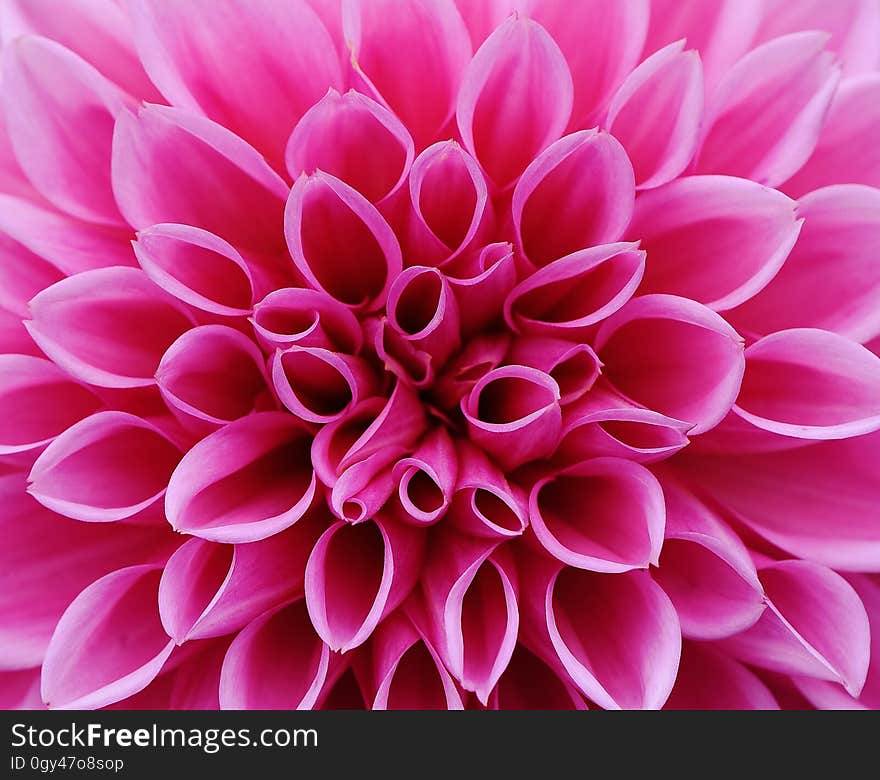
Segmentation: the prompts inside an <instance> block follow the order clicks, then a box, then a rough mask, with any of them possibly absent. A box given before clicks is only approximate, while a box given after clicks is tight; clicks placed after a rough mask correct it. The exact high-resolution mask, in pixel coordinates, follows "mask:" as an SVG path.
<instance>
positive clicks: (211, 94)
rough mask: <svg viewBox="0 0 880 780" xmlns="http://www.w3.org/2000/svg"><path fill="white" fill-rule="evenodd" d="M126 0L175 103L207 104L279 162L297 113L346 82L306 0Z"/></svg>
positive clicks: (143, 49) (156, 78)
mask: <svg viewBox="0 0 880 780" xmlns="http://www.w3.org/2000/svg"><path fill="white" fill-rule="evenodd" d="M128 6H129V10H130V12H131V15H132V23H133V27H134V31H135V39H136V42H137V46H138V54H139V55H140V58H141V61H142V62H143V63H144V66H145V67H146V69H147V72H148V73H149V74H150V78H151V79H152V80H153V83H155V84H156V86H157V87H158V88H159V90H160V91H161V92H162V94H163V95H164V96H165V97H166V99H167V100H168V101H169V103H171V104H172V105H174V106H177V107H179V108H185V109H187V110H190V111H199V110H201V111H203V112H204V113H205V114H206V115H207V116H209V117H210V118H211V119H213V120H215V121H216V122H219V123H220V124H222V125H224V126H226V127H228V128H229V129H230V130H232V131H233V132H235V133H236V134H238V135H240V136H242V137H244V138H247V139H248V140H249V141H250V142H251V143H253V144H254V146H256V147H257V148H258V149H260V150H261V151H262V152H263V153H264V154H266V155H267V156H268V157H269V158H270V159H272V160H273V161H275V162H280V161H281V160H282V158H283V154H284V144H285V143H286V142H287V137H288V135H289V133H290V130H291V128H292V127H293V126H294V125H295V124H296V121H297V120H298V119H299V118H300V117H301V116H302V115H303V114H304V113H305V111H306V110H307V109H308V108H309V106H311V105H312V104H313V103H314V102H315V101H316V100H317V99H318V98H320V97H321V95H323V94H324V93H325V92H326V91H327V88H328V87H335V86H339V85H340V84H341V81H342V75H341V72H340V67H339V60H338V58H337V56H336V51H335V47H334V45H333V41H332V40H331V38H330V35H329V33H328V32H327V29H326V28H325V27H324V25H323V23H322V22H321V20H320V19H319V17H318V16H317V15H316V14H315V12H314V11H313V10H312V8H311V7H310V6H309V4H308V3H306V2H304V0H291V2H285V3H277V2H273V0H256V2H255V1H254V0H247V1H246V2H245V1H244V0H212V2H210V3H205V2H192V3H175V4H174V5H173V6H171V7H170V8H169V7H167V6H166V5H165V4H164V3H162V2H158V1H157V0H128ZM291 34H295V36H296V45H295V46H291V45H290V36H291ZM243 40H246V41H248V45H246V46H242V45H241V41H243ZM217 52H223V56H217Z"/></svg>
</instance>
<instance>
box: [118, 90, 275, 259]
mask: <svg viewBox="0 0 880 780" xmlns="http://www.w3.org/2000/svg"><path fill="white" fill-rule="evenodd" d="M112 174H113V193H114V195H115V196H116V202H117V203H118V204H119V210H120V211H121V212H122V214H123V216H124V217H125V218H126V220H127V221H128V223H129V224H130V225H131V226H132V227H134V228H135V229H137V230H143V229H144V228H148V227H150V226H151V225H156V224H159V223H162V222H173V223H179V224H184V225H192V226H193V227H197V228H202V229H204V230H207V231H209V232H210V233H214V234H216V235H218V236H220V237H222V238H225V239H226V240H227V241H229V242H230V243H231V244H233V245H234V246H235V247H237V248H238V249H239V250H248V251H254V252H256V253H258V254H266V255H275V254H278V253H279V252H281V251H283V249H284V246H283V240H282V233H281V224H282V218H283V209H284V199H285V198H286V197H287V194H288V188H287V185H286V184H285V183H284V181H283V180H282V179H281V177H279V176H278V174H276V173H275V172H274V171H273V170H272V169H271V168H270V167H269V165H268V164H267V163H266V161H265V160H264V159H263V158H262V157H261V156H260V154H259V153H258V152H257V151H256V150H255V149H254V148H253V147H252V146H249V145H248V144H247V143H246V142H245V141H243V140H242V139H241V138H239V137H238V136H236V135H233V134H232V133H231V132H230V131H229V130H227V129H226V128H224V127H222V126H220V125H218V124H215V123H214V122H211V121H210V120H209V119H205V118H204V117H201V116H197V115H195V114H189V113H187V112H185V111H181V110H180V109H177V108H169V107H168V106H155V105H149V104H147V105H145V106H143V107H141V108H140V109H138V112H137V114H133V113H130V112H128V111H123V112H122V113H121V114H120V115H119V118H118V119H117V121H116V129H115V132H114V135H113V161H112Z"/></svg>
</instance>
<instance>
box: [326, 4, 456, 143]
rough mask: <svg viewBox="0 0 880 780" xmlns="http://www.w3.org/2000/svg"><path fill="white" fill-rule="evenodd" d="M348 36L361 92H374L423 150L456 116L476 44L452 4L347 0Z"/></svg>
mask: <svg viewBox="0 0 880 780" xmlns="http://www.w3.org/2000/svg"><path fill="white" fill-rule="evenodd" d="M342 18H343V31H344V35H345V40H346V42H347V43H348V46H349V48H350V50H351V62H352V65H353V67H354V71H355V74H356V76H355V78H356V80H360V81H361V82H362V83H363V87H362V88H361V90H360V91H362V92H363V91H367V90H369V91H372V92H373V94H374V95H375V97H376V98H377V99H379V100H382V101H383V102H384V103H386V104H387V105H388V106H389V107H390V108H391V110H392V111H393V112H394V113H395V114H397V116H399V117H400V118H401V119H402V120H403V123H404V124H405V125H406V126H407V127H408V128H409V130H410V132H411V133H412V135H413V137H414V138H415V139H416V143H417V145H418V147H419V148H420V149H421V148H424V147H425V146H427V145H428V144H429V143H430V142H431V141H433V140H434V139H435V137H436V135H437V133H438V132H439V131H440V130H441V128H443V127H444V125H446V123H447V122H448V120H449V118H450V117H451V116H452V111H453V108H454V106H455V96H456V95H457V94H458V90H459V86H460V85H461V82H462V77H463V74H464V70H465V67H466V65H467V64H468V61H469V60H470V56H471V45H470V40H469V38H468V33H467V30H466V28H465V26H464V22H463V21H462V19H461V16H460V15H459V13H458V10H457V9H456V7H455V4H454V3H453V2H452V0H403V1H402V0H344V2H343V5H342Z"/></svg>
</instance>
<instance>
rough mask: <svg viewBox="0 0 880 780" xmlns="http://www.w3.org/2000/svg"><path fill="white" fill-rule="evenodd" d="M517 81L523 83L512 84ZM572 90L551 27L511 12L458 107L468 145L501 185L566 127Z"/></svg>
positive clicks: (471, 70)
mask: <svg viewBox="0 0 880 780" xmlns="http://www.w3.org/2000/svg"><path fill="white" fill-rule="evenodd" d="M513 81H516V82H517V83H518V84H520V85H522V86H521V88H520V89H517V90H511V89H510V88H509V87H510V84H511V83H512V82H513ZM548 87H549V88H548ZM572 96H573V86H572V81H571V73H570V72H569V70H568V66H567V65H566V62H565V58H564V56H563V54H562V52H561V51H560V50H559V47H558V46H557V45H556V43H555V42H554V41H553V39H552V38H551V37H550V35H549V34H548V33H547V31H546V30H545V29H544V28H543V27H541V25H539V24H538V23H537V22H533V21H531V20H530V19H526V18H524V17H511V18H509V19H508V20H507V21H506V22H504V24H502V25H501V26H500V27H498V29H497V30H495V32H493V33H492V35H491V36H489V39H488V40H487V41H486V42H485V43H484V44H483V45H482V46H481V47H480V49H479V51H477V53H476V54H475V55H474V58H473V59H472V60H471V63H470V65H468V68H467V71H466V73H465V76H464V82H463V83H462V87H461V92H460V93H459V96H458V107H457V109H456V114H457V119H458V128H459V131H460V132H461V136H462V139H463V140H464V145H465V148H466V149H467V150H468V151H469V152H470V153H471V154H472V155H474V157H476V158H477V160H479V162H480V164H481V165H482V166H483V168H484V169H485V171H486V173H487V174H488V175H489V177H490V178H491V179H492V180H493V181H494V182H495V184H496V185H498V186H499V187H506V186H508V185H510V184H512V183H513V182H514V180H515V179H516V178H517V177H518V176H519V175H520V174H521V173H522V172H523V170H524V169H525V168H526V166H527V165H528V164H529V162H530V161H531V160H532V159H534V158H535V157H536V156H537V155H538V153H540V152H541V151H542V150H543V149H545V148H546V147H547V146H549V145H550V144H551V143H553V141H555V140H556V139H557V138H559V136H560V135H561V134H562V132H563V131H564V130H565V127H566V125H567V124H568V120H569V117H570V116H571V107H572Z"/></svg>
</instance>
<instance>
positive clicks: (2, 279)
mask: <svg viewBox="0 0 880 780" xmlns="http://www.w3.org/2000/svg"><path fill="white" fill-rule="evenodd" d="M62 278H63V276H62V274H61V272H60V271H59V270H58V269H57V268H55V266H53V265H52V264H51V263H49V262H47V261H46V260H44V259H43V258H42V257H40V256H39V255H35V254H34V253H33V252H31V251H30V250H29V249H27V247H25V246H23V245H22V244H20V243H18V242H17V241H16V240H15V239H13V238H10V237H9V236H8V235H5V234H0V308H3V309H5V310H6V311H8V312H13V313H14V314H15V315H16V316H17V317H18V318H19V320H21V319H22V318H25V317H27V315H28V301H29V300H30V299H31V298H33V297H34V296H35V295H36V294H37V293H38V292H40V291H41V290H45V289H46V288H47V287H51V286H52V285H53V284H55V282H58V281H60V280H61V279H62Z"/></svg>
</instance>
